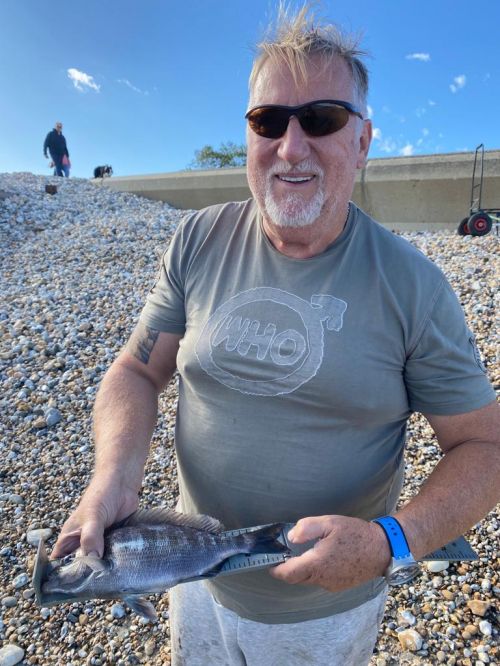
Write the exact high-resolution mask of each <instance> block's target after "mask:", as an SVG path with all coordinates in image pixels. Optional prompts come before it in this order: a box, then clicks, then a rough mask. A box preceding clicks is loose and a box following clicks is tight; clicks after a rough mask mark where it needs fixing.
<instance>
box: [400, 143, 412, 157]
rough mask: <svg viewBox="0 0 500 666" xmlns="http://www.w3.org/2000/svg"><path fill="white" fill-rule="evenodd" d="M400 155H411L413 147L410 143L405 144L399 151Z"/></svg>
mask: <svg viewBox="0 0 500 666" xmlns="http://www.w3.org/2000/svg"><path fill="white" fill-rule="evenodd" d="M399 154H400V155H403V157H409V156H410V155H413V146H412V144H411V143H407V144H406V146H404V148H401V150H400V151H399Z"/></svg>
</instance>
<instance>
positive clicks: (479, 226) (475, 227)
mask: <svg viewBox="0 0 500 666" xmlns="http://www.w3.org/2000/svg"><path fill="white" fill-rule="evenodd" d="M492 226H493V222H492V220H491V217H490V216H489V215H488V214H487V213H481V212H479V213H475V214H474V215H472V216H471V217H470V218H469V221H468V222H467V227H468V229H469V233H470V234H471V235H472V236H486V234H489V233H490V231H491V227H492Z"/></svg>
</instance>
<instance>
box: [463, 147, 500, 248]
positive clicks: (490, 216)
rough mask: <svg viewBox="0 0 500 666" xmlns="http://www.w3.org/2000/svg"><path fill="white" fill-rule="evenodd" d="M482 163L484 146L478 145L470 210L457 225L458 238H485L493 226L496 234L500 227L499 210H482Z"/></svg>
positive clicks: (473, 171)
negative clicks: (469, 236)
mask: <svg viewBox="0 0 500 666" xmlns="http://www.w3.org/2000/svg"><path fill="white" fill-rule="evenodd" d="M483 162H484V144H482V143H480V144H479V146H478V147H477V148H476V152H475V155H474V168H473V170H472V186H471V193H470V209H469V214H468V216H467V217H464V219H463V220H462V221H461V222H460V224H459V225H458V229H457V232H458V234H459V235H460V236H467V235H468V234H470V235H471V236H486V234H489V233H490V231H491V229H492V228H493V226H495V229H496V232H497V234H498V227H499V225H500V208H483V207H482V206H481V197H482V194H483Z"/></svg>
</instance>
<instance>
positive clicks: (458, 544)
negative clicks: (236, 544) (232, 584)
mask: <svg viewBox="0 0 500 666" xmlns="http://www.w3.org/2000/svg"><path fill="white" fill-rule="evenodd" d="M294 525H295V523H285V525H284V526H283V528H282V530H281V535H280V536H278V541H281V542H282V543H283V544H284V545H285V546H286V547H287V548H288V549H289V551H290V552H289V553H258V554H256V555H233V556H232V557H230V558H228V559H227V560H226V561H225V562H224V564H223V566H222V567H221V569H220V571H219V572H218V574H217V575H218V576H224V575H227V574H234V573H239V572H243V571H257V570H259V569H266V568H267V567H269V566H272V565H273V564H281V563H282V562H285V561H286V560H287V559H289V558H290V557H296V556H297V555H302V553H305V552H306V550H309V549H310V548H312V547H313V546H314V544H315V543H316V541H317V539H314V540H313V541H307V542H306V543H301V544H295V543H291V542H290V541H288V538H287V534H288V532H289V531H290V530H291V529H292V527H294ZM262 527H265V526H262V525H261V526H259V527H247V528H244V529H239V530H230V531H228V532H224V534H226V535H227V536H238V535H239V534H245V533H247V532H253V531H255V530H259V529H261V528H262ZM478 559H479V557H478V556H477V554H476V553H475V552H474V551H473V550H472V548H471V546H470V544H469V543H468V542H467V541H466V540H465V539H464V537H462V536H461V537H458V539H454V540H453V541H450V543H447V544H446V546H443V547H442V548H438V549H437V550H434V551H432V553H429V554H428V555H425V557H422V558H421V559H420V560H419V561H420V562H429V561H432V560H446V561H448V562H458V561H460V562H462V561H473V560H478Z"/></svg>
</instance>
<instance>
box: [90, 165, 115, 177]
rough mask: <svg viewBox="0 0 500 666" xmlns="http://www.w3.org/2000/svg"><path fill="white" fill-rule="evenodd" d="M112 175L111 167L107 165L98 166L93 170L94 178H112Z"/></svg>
mask: <svg viewBox="0 0 500 666" xmlns="http://www.w3.org/2000/svg"><path fill="white" fill-rule="evenodd" d="M112 175H113V167H111V166H110V165H109V164H105V165H104V166H98V167H96V168H95V169H94V178H104V177H105V176H112Z"/></svg>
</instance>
